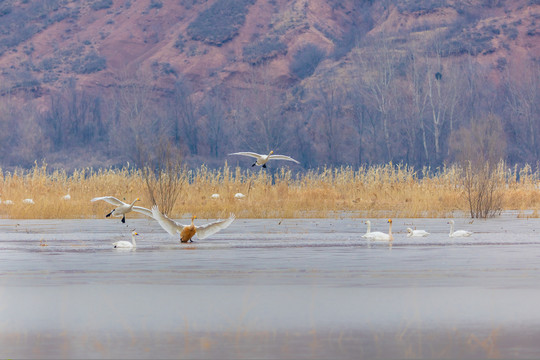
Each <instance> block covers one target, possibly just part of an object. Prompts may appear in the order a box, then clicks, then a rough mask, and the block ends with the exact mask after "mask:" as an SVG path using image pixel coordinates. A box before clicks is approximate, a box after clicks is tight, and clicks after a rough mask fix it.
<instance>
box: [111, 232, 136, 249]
mask: <svg viewBox="0 0 540 360" xmlns="http://www.w3.org/2000/svg"><path fill="white" fill-rule="evenodd" d="M136 235H139V233H138V232H136V231H135V230H133V231H132V232H131V242H129V241H126V240H121V241H117V242H115V243H113V247H115V248H129V249H133V248H135V247H137V243H136V242H135V236H136Z"/></svg>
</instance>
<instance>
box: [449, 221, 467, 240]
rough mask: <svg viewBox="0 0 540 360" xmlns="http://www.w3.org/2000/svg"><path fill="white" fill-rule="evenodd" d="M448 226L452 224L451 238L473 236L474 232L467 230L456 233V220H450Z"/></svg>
mask: <svg viewBox="0 0 540 360" xmlns="http://www.w3.org/2000/svg"><path fill="white" fill-rule="evenodd" d="M448 224H450V234H449V236H450V237H466V236H471V235H472V232H471V231H467V230H457V231H454V220H450V221H449V222H448Z"/></svg>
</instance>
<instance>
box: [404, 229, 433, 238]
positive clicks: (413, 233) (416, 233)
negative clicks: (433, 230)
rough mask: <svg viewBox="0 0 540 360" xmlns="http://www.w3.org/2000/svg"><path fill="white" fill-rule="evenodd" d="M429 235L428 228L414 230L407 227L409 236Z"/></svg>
mask: <svg viewBox="0 0 540 360" xmlns="http://www.w3.org/2000/svg"><path fill="white" fill-rule="evenodd" d="M428 235H429V233H428V232H427V231H426V230H413V229H411V228H407V237H424V236H428Z"/></svg>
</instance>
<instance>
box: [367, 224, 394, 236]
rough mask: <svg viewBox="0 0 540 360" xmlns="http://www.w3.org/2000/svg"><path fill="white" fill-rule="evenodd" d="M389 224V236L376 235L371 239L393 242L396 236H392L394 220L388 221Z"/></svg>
mask: <svg viewBox="0 0 540 360" xmlns="http://www.w3.org/2000/svg"><path fill="white" fill-rule="evenodd" d="M388 224H389V225H388V234H385V233H380V234H376V235H375V236H373V237H372V238H370V239H371V240H375V241H393V240H394V235H392V219H388Z"/></svg>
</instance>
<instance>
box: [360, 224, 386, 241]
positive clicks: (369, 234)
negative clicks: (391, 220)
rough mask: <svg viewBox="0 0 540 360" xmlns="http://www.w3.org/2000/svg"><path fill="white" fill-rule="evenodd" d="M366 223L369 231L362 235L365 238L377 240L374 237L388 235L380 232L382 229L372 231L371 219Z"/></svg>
mask: <svg viewBox="0 0 540 360" xmlns="http://www.w3.org/2000/svg"><path fill="white" fill-rule="evenodd" d="M366 224H367V231H366V233H365V234H364V235H362V237H363V238H365V239H368V240H375V239H374V238H376V237H381V236H384V235H386V234H385V233H383V232H380V231H373V232H371V221H369V220H366Z"/></svg>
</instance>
